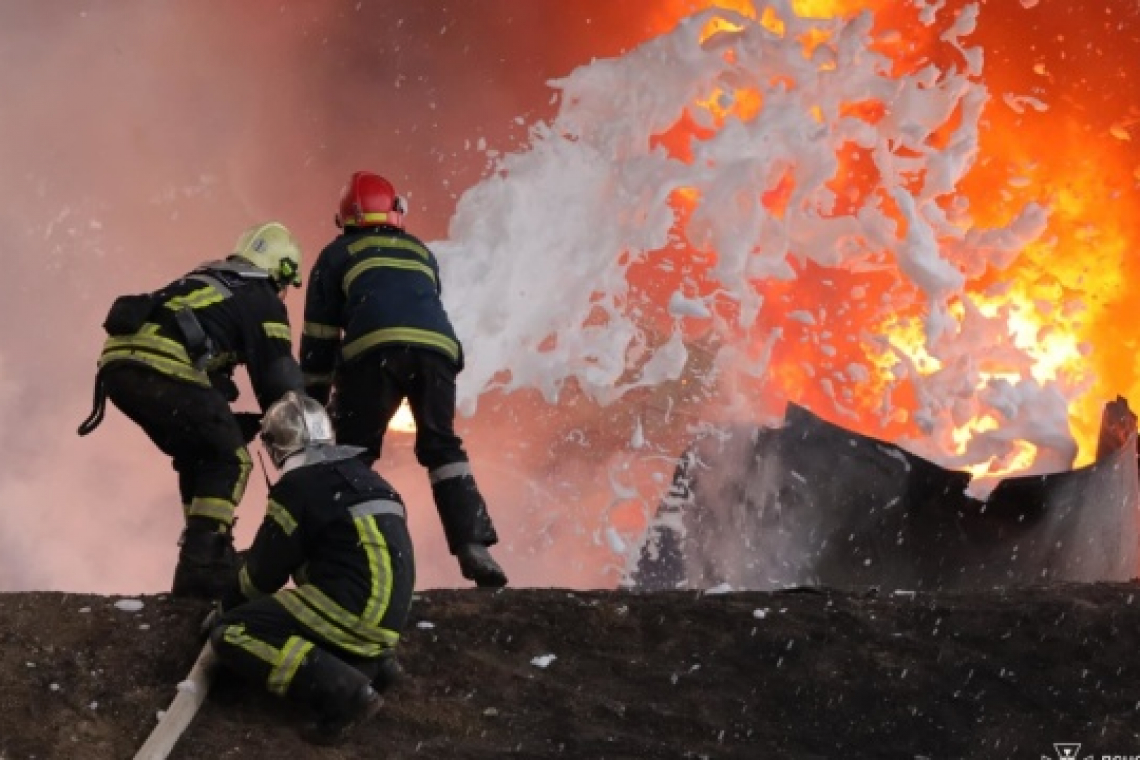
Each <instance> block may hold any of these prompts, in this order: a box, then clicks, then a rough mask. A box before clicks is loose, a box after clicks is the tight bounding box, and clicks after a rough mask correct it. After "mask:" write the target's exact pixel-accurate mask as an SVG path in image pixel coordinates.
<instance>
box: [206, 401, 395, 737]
mask: <svg viewBox="0 0 1140 760" xmlns="http://www.w3.org/2000/svg"><path fill="white" fill-rule="evenodd" d="M261 442H262V445H263V446H264V448H265V450H266V451H267V452H268V454H269V457H270V458H271V459H272V460H273V464H274V465H275V466H276V467H277V469H278V470H280V472H281V477H280V479H278V481H277V482H276V483H275V484H274V485H273V487H272V488H271V489H270V491H269V506H268V508H267V510H266V514H265V520H264V521H263V522H262V524H261V527H260V528H259V530H258V532H257V536H256V537H255V538H254V541H253V544H252V546H251V547H250V549H249V551H248V552H246V553H245V560H244V563H243V564H242V567H241V570H240V572H239V574H238V579H237V581H236V583H235V585H234V586H233V587H232V588H231V589H230V590H229V591H228V592H227V593H226V594H225V595H224V596H223V598H222V600H221V605H220V609H219V614H218V615H217V616H216V617H215V618H214V621H216V622H214V621H208V625H209V627H210V628H211V629H212V630H211V634H210V640H211V642H212V643H213V646H214V648H215V650H216V651H217V654H218V657H219V659H220V660H221V661H222V662H223V663H224V664H226V665H227V666H228V667H230V668H231V669H232V670H233V671H235V672H236V673H237V674H238V675H239V676H241V677H242V678H243V679H244V680H248V681H250V682H254V683H259V684H264V685H265V687H266V688H268V690H269V691H270V692H272V693H274V694H277V695H279V696H285V697H289V698H291V699H295V700H298V701H300V702H302V703H304V704H307V705H308V706H309V707H310V708H311V709H312V711H313V713H314V720H313V721H312V722H311V723H309V724H307V725H306V726H305V727H304V728H303V729H302V734H303V736H304V738H305V739H307V740H308V741H310V742H313V743H316V744H337V743H339V742H340V741H342V740H343V739H344V738H346V736H347V735H348V733H349V731H350V730H351V728H352V727H353V726H354V725H356V724H357V723H359V722H361V721H363V720H366V719H367V718H369V717H371V716H372V715H374V714H375V713H376V712H377V711H378V710H379V709H380V706H381V698H380V696H379V695H380V693H382V692H383V691H384V690H385V689H386V688H387V687H388V686H389V685H390V684H391V683H392V681H393V680H394V677H395V674H396V672H397V669H396V661H395V652H396V645H397V643H398V642H399V639H400V632H401V631H402V630H403V628H404V624H405V623H406V622H407V619H408V611H409V608H410V607H411V602H412V591H413V589H414V587H415V560H414V557H413V553H412V542H411V539H410V537H409V536H408V528H407V524H406V522H405V519H406V516H405V513H404V504H403V502H402V501H401V499H400V496H399V495H398V494H397V493H396V492H395V490H393V488H392V487H391V486H390V485H389V484H388V483H387V482H386V481H385V480H384V479H383V478H381V477H380V476H379V475H377V474H376V473H375V472H373V471H372V469H371V468H370V467H369V466H368V465H367V464H365V463H364V462H363V461H362V460H361V459H360V458H358V457H357V456H356V455H357V454H359V449H357V448H353V447H347V446H337V445H335V438H334V436H333V432H332V422H331V420H330V419H329V417H328V414H327V413H326V412H325V409H324V407H323V406H322V405H321V404H320V403H318V402H317V401H315V400H313V399H311V398H309V397H307V396H305V395H303V394H299V393H295V392H290V393H287V394H285V396H283V397H282V398H281V400H280V401H278V402H277V403H276V404H274V405H273V406H272V407H270V408H269V410H268V411H267V412H266V413H265V417H264V419H263V421H262V423H261ZM290 577H292V579H293V581H294V586H293V587H290V588H287V589H282V587H283V586H284V585H285V583H286V582H287V581H288V580H289V579H290Z"/></svg>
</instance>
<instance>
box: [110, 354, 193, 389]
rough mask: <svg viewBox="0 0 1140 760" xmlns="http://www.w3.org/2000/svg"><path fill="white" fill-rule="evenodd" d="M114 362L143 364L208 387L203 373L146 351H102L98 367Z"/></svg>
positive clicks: (165, 373)
mask: <svg viewBox="0 0 1140 760" xmlns="http://www.w3.org/2000/svg"><path fill="white" fill-rule="evenodd" d="M116 361H132V362H138V363H139V364H145V365H147V366H148V367H152V368H154V369H156V370H158V371H159V372H161V373H162V374H164V375H169V376H171V377H177V378H180V379H182V380H186V381H188V382H191V383H194V384H195V385H203V386H206V387H209V386H210V378H209V377H207V376H206V373H205V372H199V371H198V370H196V369H194V367H192V366H190V365H189V364H183V363H182V362H179V361H175V360H173V359H167V358H166V357H163V356H159V355H157V354H152V353H149V352H146V351H140V350H137V349H133V348H131V349H120V350H117V351H104V352H103V355H102V356H100V357H99V366H100V367H104V366H106V365H108V364H110V363H112V362H116Z"/></svg>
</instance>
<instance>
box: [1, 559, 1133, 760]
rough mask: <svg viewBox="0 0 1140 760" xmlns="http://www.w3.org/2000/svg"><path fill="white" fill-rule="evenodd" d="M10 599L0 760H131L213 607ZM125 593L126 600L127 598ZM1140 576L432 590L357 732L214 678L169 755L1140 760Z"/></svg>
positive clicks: (421, 600) (212, 758) (63, 597)
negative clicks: (657, 589)
mask: <svg viewBox="0 0 1140 760" xmlns="http://www.w3.org/2000/svg"><path fill="white" fill-rule="evenodd" d="M120 601H121V600H120V599H119V598H117V597H114V598H111V597H101V596H85V595H75V594H62V593H25V594H9V595H0V679H2V684H3V685H2V687H0V758H3V760H17V759H19V760H24V759H25V758H36V759H37V760H44V759H45V758H83V759H85V760H100V759H102V758H108V759H111V758H114V759H115V760H121V759H122V758H130V757H133V755H134V753H135V752H136V751H137V749H138V748H139V747H140V746H141V745H142V744H143V742H144V741H145V740H146V738H147V736H148V735H149V733H150V731H151V729H152V728H153V726H154V725H155V720H156V714H157V713H158V712H159V711H161V710H163V709H165V708H166V707H167V706H168V705H169V704H170V702H171V700H172V699H173V697H174V695H175V693H176V692H175V686H176V684H177V683H178V682H179V681H181V680H182V679H183V678H184V677H185V675H186V673H187V672H188V671H189V669H190V667H191V665H192V664H193V662H194V660H195V658H196V657H197V654H198V652H199V649H200V642H199V640H198V638H197V627H198V621H199V620H200V619H201V617H202V615H203V613H204V611H205V607H204V606H203V605H201V604H196V603H188V602H182V601H176V600H171V599H168V598H165V597H162V596H154V597H149V596H148V597H142V598H141V599H140V601H141V602H143V606H142V608H141V609H138V610H133V609H130V607H131V605H118V606H117V604H116V603H117V602H120ZM124 606H125V607H127V609H123V608H122V607H124ZM1138 638H1140V583H1137V582H1133V583H1127V584H1090V585H1059V586H1049V587H1030V588H1018V589H1005V590H994V591H991V592H984V593H981V592H958V593H949V592H947V593H930V594H928V593H911V592H907V591H885V590H883V591H877V590H868V591H863V592H841V591H833V590H827V589H796V590H787V591H779V592H773V593H760V592H742V593H729V594H708V593H706V594H700V593H696V592H665V593H655V594H643V595H638V594H632V593H626V592H621V591H599V592H570V591H566V590H555V589H542V590H534V589H507V590H504V591H500V592H497V593H491V592H485V591H480V590H475V589H472V590H457V591H453V590H437V591H428V592H425V593H423V594H421V595H420V596H418V597H417V600H416V603H415V605H414V611H413V622H412V625H411V627H410V630H409V631H408V632H407V635H406V638H405V643H404V645H403V650H402V655H401V661H402V663H403V666H404V669H405V677H404V678H403V680H402V681H401V682H400V683H399V684H398V685H397V686H396V687H395V689H394V690H393V691H392V692H390V694H389V697H388V701H387V705H386V706H385V709H384V711H383V712H382V714H381V717H380V718H379V719H377V720H376V721H374V722H373V723H370V724H368V725H367V726H364V727H362V728H361V730H360V731H359V733H358V734H357V735H356V736H354V738H353V740H352V741H351V742H350V743H349V744H348V745H346V746H344V747H341V748H337V749H322V748H316V747H312V746H309V745H306V744H305V743H304V742H303V741H302V740H301V739H300V738H299V737H298V735H297V733H296V731H295V730H294V728H295V726H296V725H298V724H299V722H300V721H301V719H302V713H301V712H300V711H299V709H298V708H296V707H295V706H293V705H291V704H289V703H287V702H284V701H280V700H276V699H273V698H271V697H269V696H267V695H264V694H263V693H261V692H260V691H255V690H247V689H245V688H243V687H242V686H240V685H239V684H237V683H235V682H233V681H232V680H229V679H226V678H224V677H222V678H219V679H218V681H217V683H216V684H215V687H214V689H213V690H212V692H211V694H210V698H209V699H208V700H207V702H206V703H205V705H204V706H203V708H202V710H201V712H200V713H199V714H198V716H197V718H196V719H195V721H194V723H193V724H192V725H191V726H190V728H189V730H188V731H187V732H186V734H184V735H183V737H182V739H181V740H180V741H179V743H178V745H177V746H176V747H175V749H174V752H173V753H172V754H171V758H173V759H174V760H220V759H221V758H284V757H289V758H291V759H292V760H309V758H348V757H385V758H411V757H416V758H499V757H504V756H514V757H525V758H546V757H550V758H568V757H575V758H702V757H707V758H760V757H780V758H788V757H794V758H809V757H818V758H856V757H859V758H866V757H885V758H895V757H897V758H920V757H927V758H989V757H993V758H999V757H1000V758H1020V757H1024V758H1032V759H1033V760H1036V759H1037V758H1040V757H1042V756H1045V757H1054V756H1055V752H1054V749H1053V744H1054V743H1055V742H1072V743H1076V742H1079V743H1081V744H1082V749H1081V752H1080V755H1079V756H1080V757H1085V756H1086V755H1088V754H1095V756H1098V757H1099V756H1100V755H1102V754H1112V755H1130V754H1131V755H1140V687H1138V686H1137V684H1138V683H1140V660H1138V659H1137V657H1136V647H1137V641H1138Z"/></svg>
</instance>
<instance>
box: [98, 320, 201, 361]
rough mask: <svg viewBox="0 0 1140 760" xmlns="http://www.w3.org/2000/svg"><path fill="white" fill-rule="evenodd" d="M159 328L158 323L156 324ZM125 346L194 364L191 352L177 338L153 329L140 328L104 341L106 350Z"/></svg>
mask: <svg viewBox="0 0 1140 760" xmlns="http://www.w3.org/2000/svg"><path fill="white" fill-rule="evenodd" d="M155 327H156V328H157V325H156V326H155ZM123 348H132V349H136V350H141V351H153V352H155V353H158V354H165V355H166V356H168V357H169V358H171V359H174V360H175V361H180V362H183V363H185V364H193V362H191V361H190V354H188V353H186V347H185V346H183V345H182V344H181V343H179V342H178V341H176V340H171V339H170V338H164V337H162V336H161V335H156V334H155V333H154V331H151V330H145V328H144V330H140V331H139V332H137V333H135V334H134V335H124V336H121V337H118V338H108V339H107V340H106V342H104V343H103V350H104V351H112V350H118V349H123Z"/></svg>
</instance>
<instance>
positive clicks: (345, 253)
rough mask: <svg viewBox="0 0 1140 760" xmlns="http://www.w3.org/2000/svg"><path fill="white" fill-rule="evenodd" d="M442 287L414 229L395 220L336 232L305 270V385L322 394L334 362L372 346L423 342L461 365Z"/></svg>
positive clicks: (436, 266)
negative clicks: (407, 229)
mask: <svg viewBox="0 0 1140 760" xmlns="http://www.w3.org/2000/svg"><path fill="white" fill-rule="evenodd" d="M441 293H442V287H441V283H440V277H439V264H438V263H437V262H436V259H435V256H434V255H433V254H432V252H431V251H430V250H429V249H428V248H427V246H425V245H424V244H423V243H422V242H421V241H420V240H418V239H417V238H415V237H414V236H412V235H409V234H408V233H406V232H404V231H402V230H398V229H396V228H394V227H369V228H364V229H355V228H354V229H351V230H348V231H346V232H344V233H343V234H341V235H340V236H339V237H337V238H336V239H335V240H334V241H333V242H332V243H330V244H329V245H328V246H326V247H325V249H324V250H323V251H321V254H320V256H319V257H318V258H317V262H316V264H314V265H313V270H312V272H311V274H310V276H309V285H308V291H307V292H306V296H305V323H304V327H303V329H302V331H301V371H302V373H303V374H304V379H305V385H306V387H307V388H309V390H310V392H311V393H313V394H314V395H316V396H317V397H318V398H320V397H321V396H322V395H323V394H322V392H321V391H320V390H319V389H321V388H322V387H325V388H327V386H328V385H330V384H331V383H332V379H333V373H334V371H335V369H336V366H337V364H338V362H342V361H351V360H352V359H355V358H356V357H358V356H361V355H362V354H364V353H365V352H367V351H368V350H369V349H372V348H375V347H377V346H391V345H409V346H417V347H422V348H428V349H431V350H433V351H439V352H440V353H443V354H444V355H446V356H447V357H448V358H450V359H451V360H452V361H453V362H455V364H456V367H457V368H458V369H462V368H463V349H462V347H461V346H460V343H459V339H458V338H457V337H456V335H455V330H454V329H453V328H452V326H451V321H450V320H449V319H448V316H447V312H446V310H445V309H444V307H443V301H442V300H441V299H440V294H441Z"/></svg>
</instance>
